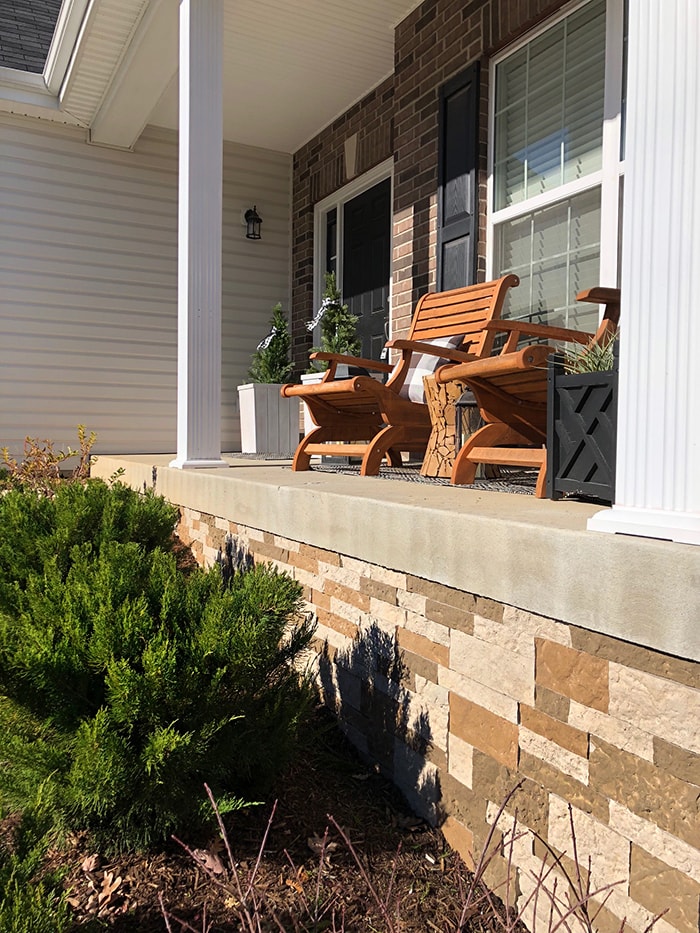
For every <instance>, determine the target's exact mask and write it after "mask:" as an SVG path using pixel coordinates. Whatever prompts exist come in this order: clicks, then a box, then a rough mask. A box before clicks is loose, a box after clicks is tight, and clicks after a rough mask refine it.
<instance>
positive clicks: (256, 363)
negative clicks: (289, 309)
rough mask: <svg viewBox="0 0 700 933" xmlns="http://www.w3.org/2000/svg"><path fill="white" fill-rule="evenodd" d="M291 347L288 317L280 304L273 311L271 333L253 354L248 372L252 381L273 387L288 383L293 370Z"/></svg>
mask: <svg viewBox="0 0 700 933" xmlns="http://www.w3.org/2000/svg"><path fill="white" fill-rule="evenodd" d="M291 347H292V342H291V338H290V336H289V323H288V321H287V316H286V315H285V313H284V311H282V305H281V304H279V303H278V304H276V305H275V307H274V308H273V309H272V320H271V321H270V332H269V334H268V335H267V337H265V338H264V339H263V340H261V341H260V343H259V344H258V347H257V349H256V351H255V353H254V354H253V358H252V360H251V364H250V369H249V370H248V377H249V379H250V381H251V382H264V383H269V384H272V385H277V384H279V383H282V382H286V381H287V379H289V376H290V374H291V372H292V368H293V367H292V361H291V359H290V358H289V354H290V350H291Z"/></svg>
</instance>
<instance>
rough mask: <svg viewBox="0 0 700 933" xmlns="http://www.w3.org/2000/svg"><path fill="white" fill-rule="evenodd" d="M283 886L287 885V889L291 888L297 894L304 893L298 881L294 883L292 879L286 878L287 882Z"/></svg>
mask: <svg viewBox="0 0 700 933" xmlns="http://www.w3.org/2000/svg"><path fill="white" fill-rule="evenodd" d="M285 884H286V885H287V887H288V888H293V889H294V890H295V891H296V892H297V894H303V893H304V889H303V888H302V886H301V885H300V884H299V882H298V881H295V880H294V879H293V878H287V880H286V881H285Z"/></svg>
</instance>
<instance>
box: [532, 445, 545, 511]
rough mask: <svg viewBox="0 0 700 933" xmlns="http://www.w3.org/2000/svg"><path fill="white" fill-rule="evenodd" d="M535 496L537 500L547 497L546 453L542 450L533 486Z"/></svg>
mask: <svg viewBox="0 0 700 933" xmlns="http://www.w3.org/2000/svg"><path fill="white" fill-rule="evenodd" d="M535 496H536V497H537V498H538V499H545V498H546V497H547V451H546V450H544V449H543V450H542V466H541V467H540V472H539V473H538V474H537V483H536V485H535Z"/></svg>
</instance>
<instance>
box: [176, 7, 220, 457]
mask: <svg viewBox="0 0 700 933" xmlns="http://www.w3.org/2000/svg"><path fill="white" fill-rule="evenodd" d="M222 34H223V0H180V170H179V179H180V187H179V232H178V336H177V342H178V374H177V458H176V459H175V460H173V461H172V463H171V464H170V465H171V466H174V467H180V468H193V467H218V466H227V465H228V464H226V463H225V461H223V460H222V459H221V204H222V162H223V113H222V107H223V39H222Z"/></svg>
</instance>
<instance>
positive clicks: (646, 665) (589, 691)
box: [179, 508, 700, 933]
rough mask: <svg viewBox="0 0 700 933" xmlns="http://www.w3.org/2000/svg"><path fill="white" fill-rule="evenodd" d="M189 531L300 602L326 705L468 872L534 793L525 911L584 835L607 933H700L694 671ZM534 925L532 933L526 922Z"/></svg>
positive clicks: (275, 548) (419, 587) (251, 534)
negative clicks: (558, 859)
mask: <svg viewBox="0 0 700 933" xmlns="http://www.w3.org/2000/svg"><path fill="white" fill-rule="evenodd" d="M181 515H182V518H181V522H180V526H179V531H180V534H181V536H182V538H183V540H185V541H186V542H187V543H189V544H190V545H191V547H192V549H193V551H194V553H195V555H196V557H197V559H198V560H199V561H200V562H201V563H202V564H210V563H212V562H213V561H215V560H216V559H217V557H218V556H219V555H220V553H221V552H222V550H225V546H226V540H227V538H228V539H233V540H234V541H235V542H236V543H237V544H240V545H242V546H244V547H246V548H247V549H248V550H249V552H250V553H251V554H252V555H253V557H254V559H255V560H256V561H270V562H272V563H273V564H274V565H276V566H277V567H278V568H280V569H282V570H285V571H287V572H289V573H290V574H291V575H292V576H293V577H295V578H296V579H297V580H298V581H299V582H300V583H301V584H302V586H303V587H304V594H305V598H306V600H307V603H308V607H309V610H310V611H312V612H313V613H314V614H315V615H316V617H317V620H318V630H317V639H316V645H315V647H316V655H315V659H314V665H315V669H316V672H317V675H318V682H319V687H320V690H321V692H322V694H323V697H324V699H325V701H326V702H327V703H328V704H329V705H330V706H331V707H333V708H334V709H335V710H336V711H337V713H338V715H339V717H340V721H341V722H342V724H343V728H344V729H345V731H346V732H347V734H348V736H349V737H350V738H351V739H352V741H353V742H354V743H355V744H356V745H357V746H358V748H359V749H360V751H361V752H362V753H363V754H364V755H365V756H366V757H367V758H368V759H369V760H371V761H372V762H375V763H376V764H378V765H379V767H380V768H381V769H382V771H383V772H384V773H385V774H387V775H388V776H390V777H391V778H392V779H393V781H394V782H395V783H396V784H397V785H398V786H399V787H400V788H401V789H402V791H403V792H404V794H405V795H406V797H407V799H408V801H409V803H410V804H411V805H412V806H413V808H414V809H415V810H416V811H417V812H418V813H420V814H421V815H423V816H424V817H426V818H427V819H429V820H430V821H431V822H434V823H435V822H438V823H440V824H441V825H442V829H443V832H444V834H445V837H446V839H447V840H448V842H449V843H450V844H451V845H452V846H453V847H454V848H456V849H457V850H458V851H459V852H460V853H461V854H462V855H463V856H464V857H465V859H466V860H467V861H468V862H469V861H470V860H471V858H472V854H473V853H475V852H476V853H478V852H479V851H480V850H481V847H482V846H483V844H484V842H485V840H486V837H487V834H488V833H489V831H490V830H491V828H492V824H493V823H494V821H495V819H496V816H497V812H498V809H499V806H500V804H501V802H502V801H503V800H504V798H505V796H506V794H507V793H508V791H509V790H511V789H512V788H513V787H514V786H515V785H516V784H517V783H518V782H519V781H521V782H522V785H521V787H520V789H519V790H518V791H517V793H516V794H515V795H514V796H513V797H512V799H511V801H510V803H509V804H508V806H507V809H506V811H505V813H504V814H503V815H502V816H501V818H500V820H499V821H498V825H497V827H496V831H495V836H494V838H495V840H496V842H499V841H501V840H502V839H503V834H504V833H507V832H508V830H509V829H510V828H512V825H513V819H514V816H515V814H516V811H517V821H518V825H519V827H520V828H521V829H526V830H529V831H531V832H527V833H526V834H525V835H524V836H523V837H521V838H519V839H518V840H517V841H516V842H514V844H513V845H512V860H513V865H514V868H515V870H516V874H517V885H516V888H515V896H516V898H517V900H518V904H519V906H521V905H522V904H523V903H524V902H525V900H526V899H527V897H528V894H529V893H530V892H531V891H532V889H533V875H534V874H535V873H537V872H538V871H539V870H540V868H541V865H542V858H543V856H544V855H545V854H546V852H547V850H550V849H551V851H553V852H554V853H556V854H557V855H559V854H563V861H562V865H563V866H564V867H566V868H569V869H570V868H571V867H572V862H571V856H572V841H571V830H570V821H571V820H572V821H573V825H574V828H575V836H576V843H577V849H578V856H579V863H580V865H581V867H582V870H583V874H584V876H586V875H587V867H588V859H589V857H590V859H591V862H592V868H591V872H590V882H591V886H592V889H597V888H600V887H602V886H605V885H608V884H610V883H612V882H619V883H618V884H616V885H615V886H614V888H613V889H612V890H611V891H610V892H609V894H608V896H607V900H606V902H605V906H604V907H602V908H601V910H600V912H599V913H598V916H597V919H596V922H595V928H596V929H597V930H599V931H601V933H608V931H610V933H618V931H619V929H620V922H621V920H622V919H623V918H626V921H627V924H628V928H629V929H632V930H639V931H642V930H644V929H645V927H646V926H647V924H648V923H649V921H650V920H651V919H652V918H653V917H654V916H655V915H656V914H658V913H660V912H661V911H663V910H666V909H667V913H666V914H665V915H664V917H663V919H661V920H659V921H658V923H657V924H656V926H655V930H656V933H669V931H671V930H676V931H682V933H697V929H698V915H699V907H700V853H699V852H698V844H699V843H700V821H699V817H698V812H699V811H698V807H699V800H700V786H699V785H700V689H698V687H699V686H700V675H699V669H698V664H697V663H694V662H692V661H686V660H682V659H679V658H676V657H672V656H670V655H667V654H663V653H661V652H658V651H655V650H651V649H649V648H645V647H639V646H636V645H633V644H629V643H627V642H624V641H621V640H619V639H616V638H612V637H610V636H607V635H599V634H596V633H594V632H591V631H587V630H585V629H583V628H580V627H577V626H574V625H569V624H566V623H563V622H559V621H556V620H554V619H550V618H545V617H542V616H538V615H535V614H533V613H531V612H526V611H523V610H521V609H518V608H516V607H514V606H509V605H504V604H503V603H501V602H497V601H494V600H491V599H485V598H480V597H479V596H477V595H474V594H472V593H469V592H463V591H461V590H458V589H454V588H452V587H449V586H445V585H443V584H440V583H435V582H431V581H430V580H427V579H423V578H421V577H418V576H414V575H412V574H410V573H404V572H397V571H395V570H392V569H391V568H386V567H380V566H377V565H376V564H372V563H367V562H365V561H363V560H359V559H357V558H353V557H349V556H346V555H343V554H340V553H335V552H334V551H329V550H323V549H320V548H318V547H314V546H311V545H308V544H304V543H302V542H299V541H295V540H291V539H289V538H285V537H279V536H277V535H275V534H272V533H270V532H269V531H265V530H261V529H257V528H251V527H246V526H243V525H238V524H236V523H234V522H231V521H229V520H227V519H226V518H223V517H217V516H212V515H207V514H203V513H201V512H197V511H193V510H192V509H188V508H184V509H183V510H182V512H181ZM569 806H571V811H569ZM505 865H506V859H505V857H504V854H500V855H499V856H498V857H496V858H495V859H494V860H493V861H492V863H491V865H490V869H489V872H488V874H487V880H488V881H489V882H490V883H491V884H492V885H497V884H498V883H499V882H500V880H501V879H502V877H503V875H504V871H505ZM552 877H554V876H552ZM564 889H565V884H564V881H563V879H562V878H561V877H560V879H559V887H558V890H559V891H563V890H564ZM500 893H503V892H502V891H501V892H500ZM602 898H603V895H601V897H600V898H598V899H597V900H598V901H600V900H602ZM540 904H541V908H542V909H543V910H544V909H545V908H546V907H547V905H546V904H545V903H544V899H541V901H540ZM526 919H527V920H528V925H529V926H530V928H531V929H532V928H533V923H534V920H535V918H533V916H532V911H531V910H530V911H529V914H528V915H527V916H526Z"/></svg>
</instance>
